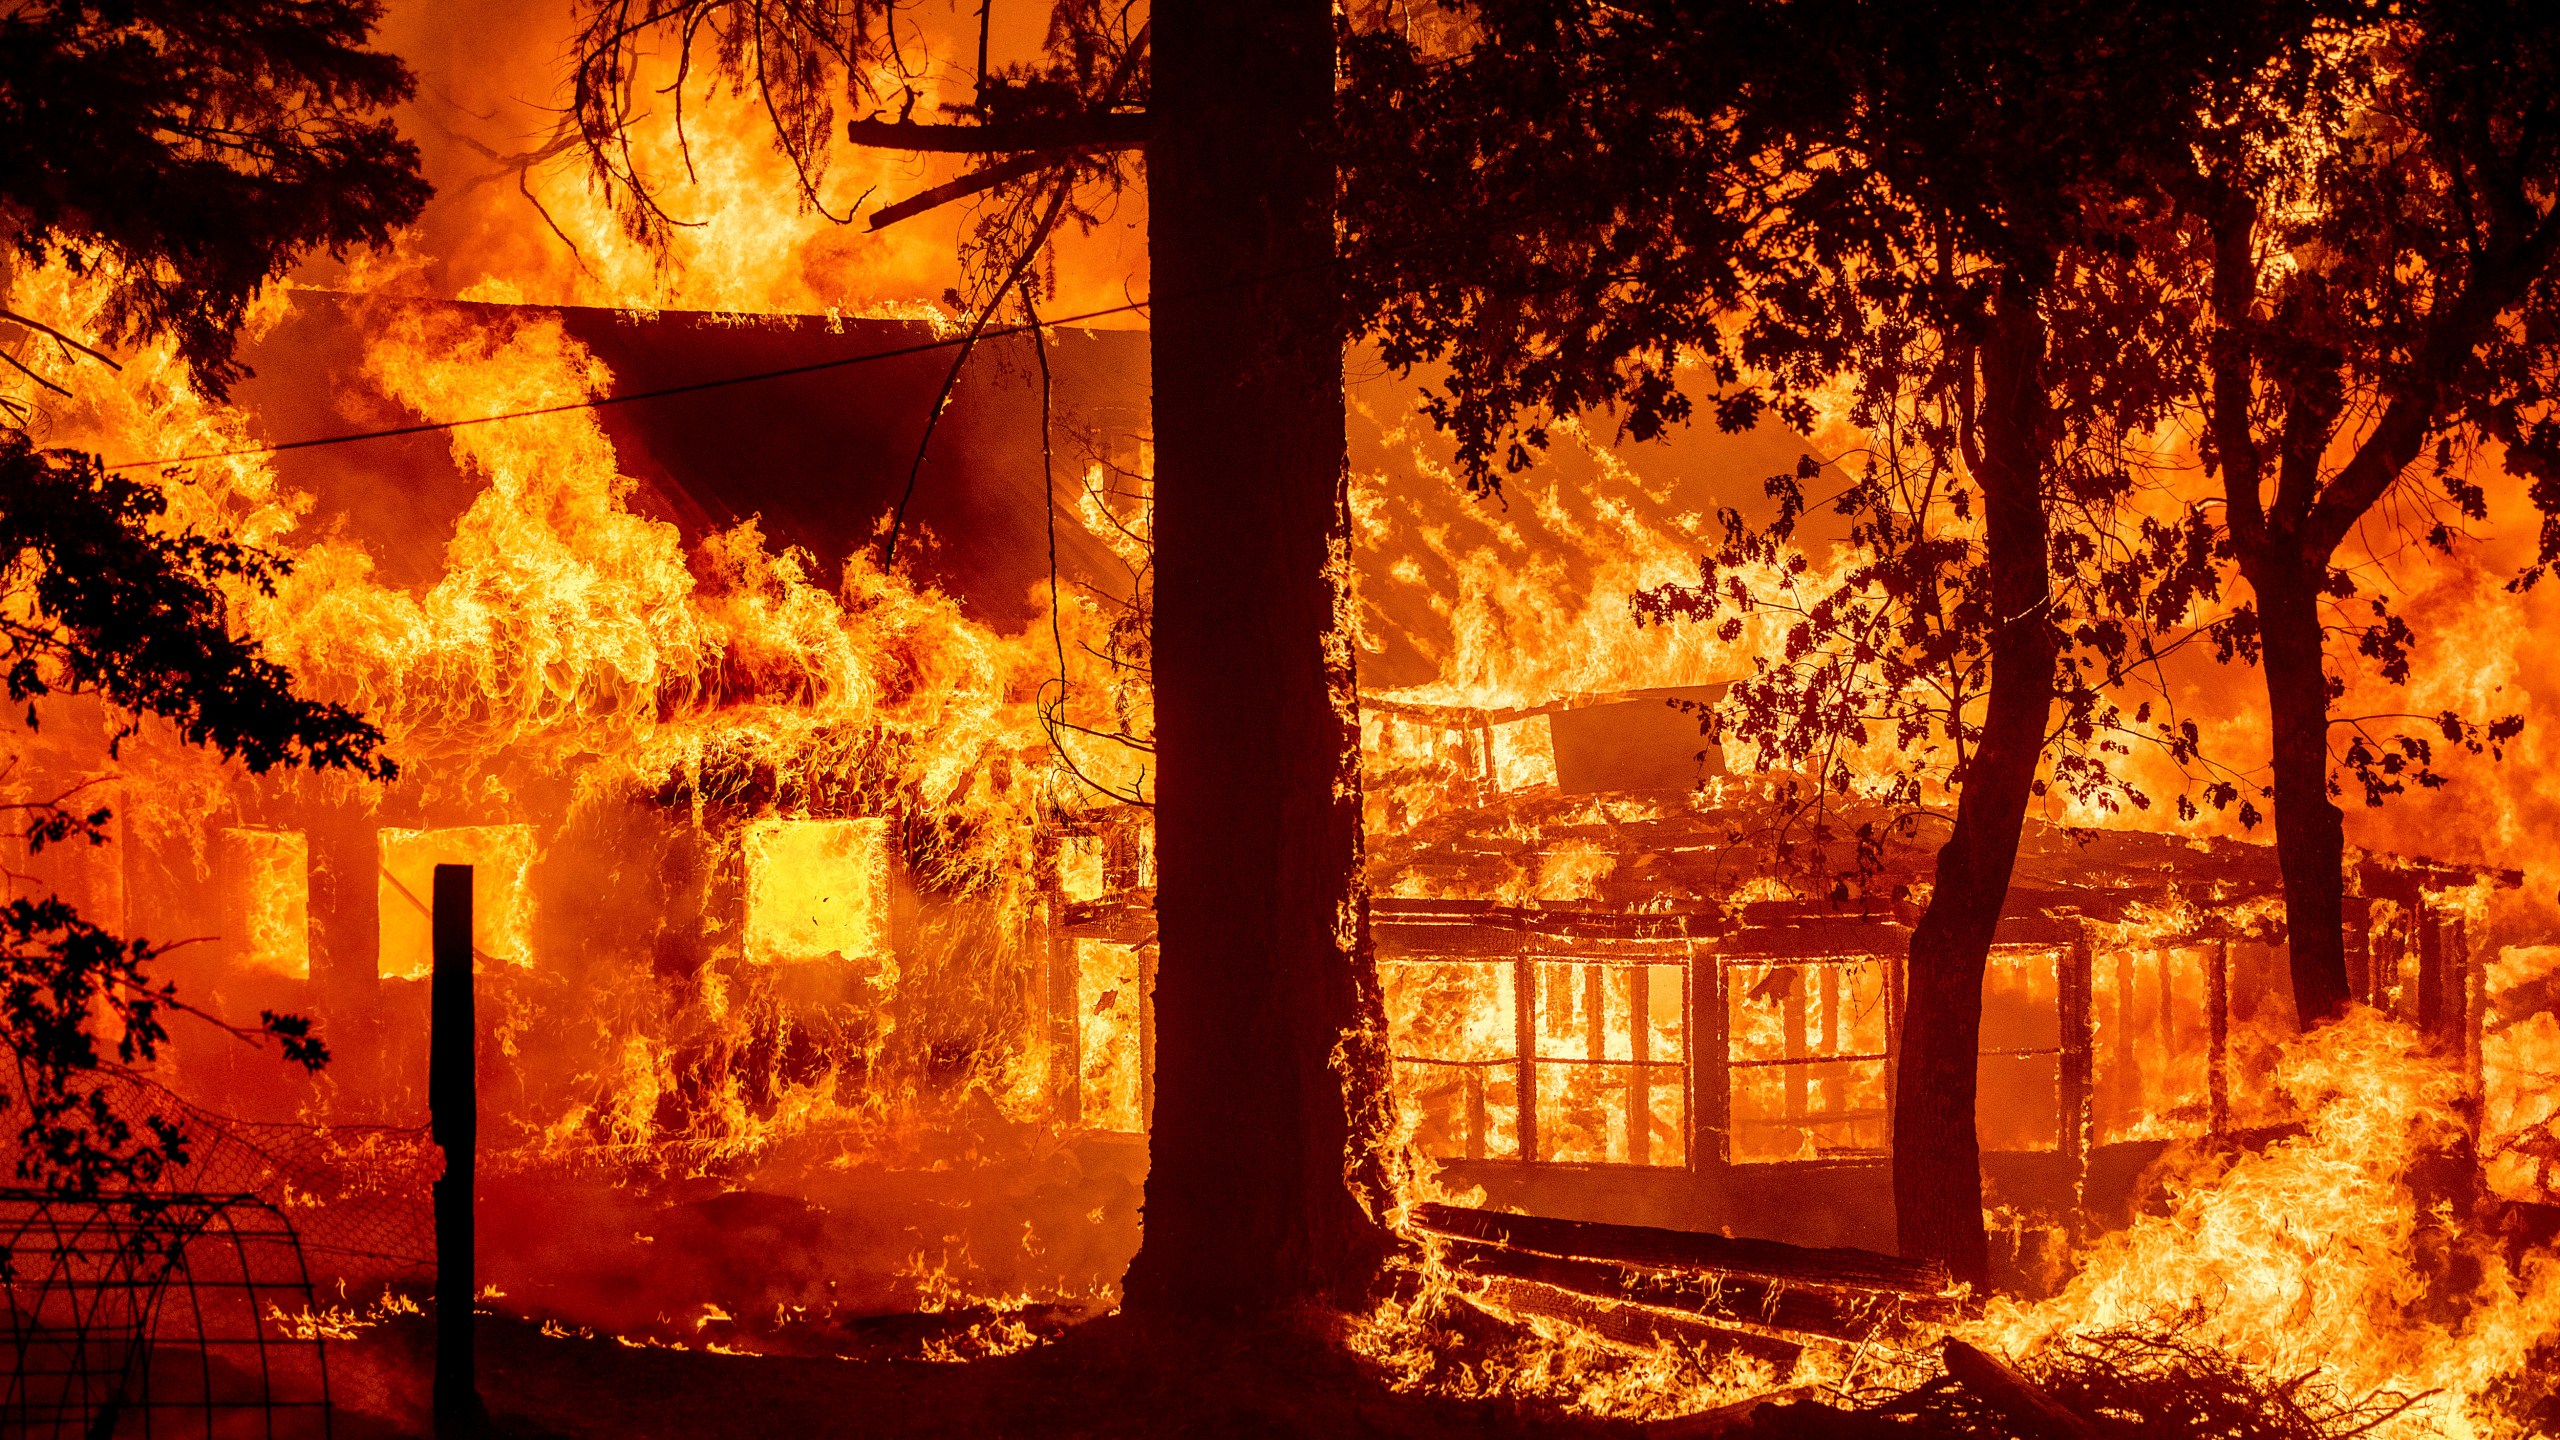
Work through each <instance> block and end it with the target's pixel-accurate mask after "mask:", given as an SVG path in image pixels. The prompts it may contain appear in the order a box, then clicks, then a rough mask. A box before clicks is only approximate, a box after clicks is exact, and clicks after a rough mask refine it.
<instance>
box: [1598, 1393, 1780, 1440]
mask: <svg viewBox="0 0 2560 1440" xmlns="http://www.w3.org/2000/svg"><path fill="white" fill-rule="evenodd" d="M1809 1393H1811V1392H1810V1390H1809V1388H1808V1387H1806V1386H1802V1385H1790V1386H1787V1387H1786V1388H1784V1389H1781V1390H1772V1391H1770V1392H1768V1393H1767V1394H1765V1395H1754V1396H1752V1397H1751V1398H1750V1399H1748V1400H1736V1401H1735V1402H1733V1403H1732V1404H1730V1405H1719V1406H1717V1407H1716V1408H1714V1409H1712V1410H1700V1411H1696V1412H1694V1413H1692V1414H1688V1415H1675V1416H1673V1417H1672V1418H1670V1419H1668V1420H1653V1421H1648V1422H1646V1423H1645V1424H1643V1425H1641V1426H1638V1427H1637V1428H1638V1430H1639V1431H1641V1432H1642V1434H1643V1435H1644V1440H1719V1437H1722V1436H1726V1435H1734V1434H1740V1433H1743V1432H1745V1431H1747V1430H1749V1429H1750V1428H1751V1422H1752V1417H1753V1416H1754V1415H1756V1414H1758V1413H1759V1410H1760V1407H1761V1406H1763V1405H1777V1404H1781V1403H1784V1402H1787V1401H1791V1400H1799V1399H1802V1398H1803V1397H1804V1396H1806V1395H1807V1394H1809Z"/></svg>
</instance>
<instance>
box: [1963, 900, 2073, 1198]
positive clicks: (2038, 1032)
mask: <svg viewBox="0 0 2560 1440" xmlns="http://www.w3.org/2000/svg"><path fill="white" fill-rule="evenodd" d="M2067 953H2068V952H2066V951H2064V950H2059V949H2051V948H2045V947H2036V946H2017V945H1997V946H1994V947H1992V950H1991V955H1990V957H1989V960H1990V963H1989V965H1988V967H1987V968H1986V969H1985V971H1984V973H1983V977H1982V1038H1981V1040H1980V1042H1979V1044H1980V1048H1981V1055H1980V1058H1979V1059H1977V1060H1976V1061H1975V1062H1974V1086H1975V1093H1974V1106H1973V1109H1974V1124H1975V1126H1976V1127H1977V1128H1978V1130H1979V1132H1980V1134H1981V1139H1982V1148H1983V1149H1985V1150H2052V1149H2056V1148H2058V1147H2059V1146H2060V1145H2061V1143H2062V1004H2061V998H2062V966H2063V961H2064V959H2065V957H2066V955H2067Z"/></svg>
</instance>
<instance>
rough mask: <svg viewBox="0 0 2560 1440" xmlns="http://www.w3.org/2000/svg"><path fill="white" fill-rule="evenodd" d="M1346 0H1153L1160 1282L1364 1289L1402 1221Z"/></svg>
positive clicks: (1236, 1304)
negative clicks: (1373, 745)
mask: <svg viewBox="0 0 2560 1440" xmlns="http://www.w3.org/2000/svg"><path fill="white" fill-rule="evenodd" d="M1332 26H1333V19H1332V11H1331V9H1330V7H1329V6H1328V5H1327V4H1326V3H1324V0H1223V3H1219V4H1214V5H1212V4H1181V5H1174V6H1168V7H1165V8H1164V9H1162V10H1161V11H1159V13H1158V14H1157V15H1156V17H1155V21H1154V36H1153V38H1154V45H1155V57H1154V75H1153V94H1152V97H1151V101H1150V105H1151V109H1152V111H1153V113H1154V116H1155V137H1156V138H1155V139H1154V140H1153V141H1152V142H1151V144H1150V146H1149V151H1148V161H1147V163H1148V186H1149V190H1148V210H1149V224H1150V235H1149V246H1150V255H1151V264H1152V268H1153V271H1154V283H1153V289H1154V294H1155V303H1154V315H1153V320H1152V323H1153V333H1154V365H1155V445H1156V451H1155V461H1156V464H1155V541H1156V557H1155V607H1154V613H1155V621H1154V623H1155V632H1154V657H1153V659H1154V678H1155V695H1156V743H1157V747H1158V752H1157V753H1158V769H1157V776H1156V797H1157V798H1156V853H1157V886H1158V888H1157V893H1156V912H1157V924H1158V936H1159V941H1160V944H1161V947H1162V948H1161V950H1160V958H1159V961H1158V968H1157V973H1156V988H1155V1007H1154V1012H1155V1024H1156V1032H1155V1033H1156V1043H1155V1064H1156V1069H1155V1112H1154V1115H1153V1117H1152V1119H1151V1122H1150V1126H1149V1136H1150V1143H1151V1149H1152V1156H1151V1169H1150V1173H1149V1175H1148V1179H1147V1197H1146V1210H1145V1232H1144V1238H1143V1240H1142V1242H1141V1244H1140V1246H1139V1250H1138V1255H1137V1258H1136V1260H1135V1261H1134V1262H1133V1263H1132V1264H1131V1265H1130V1268H1129V1275H1128V1280H1127V1285H1126V1293H1127V1297H1128V1303H1129V1304H1130V1305H1131V1306H1132V1307H1134V1308H1138V1309H1153V1310H1157V1311H1179V1312H1186V1313H1238V1312H1243V1311H1250V1310H1256V1309H1264V1308H1269V1307H1272V1306H1276V1305H1282V1304H1286V1303H1288V1302H1291V1301H1295V1300H1300V1299H1306V1298H1315V1297H1324V1296H1332V1297H1337V1298H1346V1299H1347V1298H1350V1297H1352V1296H1354V1295H1356V1294H1357V1292H1359V1291H1360V1290H1362V1289H1363V1288H1364V1287H1365V1285H1366V1282H1367V1281H1368V1280H1369V1279H1370V1278H1371V1276H1372V1275H1373V1274H1374V1273H1375V1268H1376V1263H1377V1261H1378V1259H1379V1258H1380V1256H1381V1255H1382V1254H1383V1253H1384V1250H1385V1244H1386V1236H1385V1232H1384V1231H1383V1230H1382V1229H1381V1228H1380V1227H1379V1226H1378V1225H1377V1224H1376V1223H1375V1222H1374V1221H1373V1220H1372V1219H1371V1218H1370V1215H1369V1213H1368V1210H1367V1209H1366V1208H1364V1206H1363V1204H1362V1203H1361V1200H1360V1199H1359V1198H1356V1197H1355V1195H1354V1193H1353V1188H1352V1187H1353V1185H1354V1184H1355V1183H1364V1182H1365V1181H1366V1180H1367V1179H1368V1178H1369V1177H1371V1176H1373V1175H1374V1173H1375V1172H1374V1169H1373V1165H1374V1161H1373V1160H1372V1159H1371V1157H1373V1156H1374V1153H1375V1151H1374V1147H1373V1146H1372V1144H1371V1140H1372V1139H1373V1136H1374V1128H1373V1127H1374V1126H1375V1125H1376V1124H1377V1122H1378V1119H1379V1117H1380V1116H1381V1115H1382V1114H1383V1108H1382V1107H1383V1105H1384V1092H1383V1083H1382V1082H1383V1080H1384V1074H1383V1068H1384V1058H1383V1057H1384V1033H1385V1022H1384V1017H1383V1014H1382V1011H1381V1008H1380V1005H1379V1000H1378V993H1377V985H1376V978H1375V973H1376V972H1375V969H1374V966H1373V965H1372V963H1371V961H1370V956H1369V951H1368V943H1367V941H1368V931H1367V909H1366V904H1365V901H1364V899H1363V893H1362V889H1361V875H1360V861H1361V829H1360V784H1359V781H1360V771H1359V727H1358V719H1357V696H1356V693H1355V691H1354V688H1353V679H1352V674H1351V649H1350V644H1349V639H1348V633H1347V630H1346V629H1345V626H1344V623H1343V620H1344V604H1345V601H1346V598H1347V597H1346V595H1345V593H1344V587H1345V585H1346V583H1347V572H1346V564H1347V562H1346V561H1345V559H1344V558H1343V557H1344V556H1345V554H1346V553H1347V546H1348V541H1349V508H1348V491H1347V488H1346V484H1347V473H1346V468H1345V466H1346V461H1345V453H1344V443H1345V442H1344V432H1343V400H1342V363H1341V357H1342V351H1341V340H1340V331H1339V325H1340V318H1339V311H1340V304H1339V301H1338V298H1337V281H1336V277H1335V275H1334V273H1333V271H1332V269H1331V262H1332V259H1333V247H1334V230H1333V193H1334V178H1333V170H1332V163H1331V158H1330V153H1329V146H1328V145H1327V143H1326V141H1327V138H1328V131H1329V129H1330V126H1331V120H1332V111H1333V84H1334V73H1333V28H1332Z"/></svg>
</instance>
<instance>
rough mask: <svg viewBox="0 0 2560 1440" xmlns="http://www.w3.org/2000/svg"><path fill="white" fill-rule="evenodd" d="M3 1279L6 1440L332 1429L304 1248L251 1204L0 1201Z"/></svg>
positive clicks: (274, 1212)
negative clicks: (7, 1360) (8, 1364)
mask: <svg viewBox="0 0 2560 1440" xmlns="http://www.w3.org/2000/svg"><path fill="white" fill-rule="evenodd" d="M0 1280H5V1296H6V1298H5V1301H0V1334H5V1339H6V1344H7V1345H8V1348H9V1358H10V1360H11V1362H12V1363H11V1369H10V1373H9V1378H8V1382H7V1389H6V1392H5V1395H0V1434H6V1435H10V1436H20V1435H23V1436H31V1437H32V1436H61V1437H70V1436H80V1437H86V1440H109V1437H114V1436H142V1437H150V1440H158V1437H186V1436H204V1437H207V1440H211V1437H214V1436H225V1437H229V1436H259V1437H265V1440H279V1437H296V1440H298V1437H304V1436H320V1437H325V1436H327V1435H328V1434H329V1430H330V1409H329V1368H328V1355H327V1352H326V1350H325V1348H324V1345H323V1341H322V1339H321V1337H320V1334H319V1332H318V1330H317V1329H316V1328H315V1327H314V1326H312V1324H311V1323H310V1316H311V1309H312V1301H313V1296H312V1286H311V1276H310V1272H309V1270H308V1269H307V1268H306V1267H305V1265H304V1263H303V1256H302V1246H301V1242H300V1240H299V1238H298V1237H297V1236H296V1235H295V1233H294V1228H293V1224H292V1222H291V1221H290V1220H289V1219H288V1218H287V1217H286V1216H285V1214H284V1213H283V1212H282V1211H281V1210H278V1209H277V1208H276V1207H275V1206H273V1205H270V1204H267V1203H266V1202H264V1201H262V1200H259V1199H257V1198H256V1197H254V1196H246V1195H173V1194H150V1195H107V1196H99V1197H94V1198H85V1199H84V1198H77V1197H71V1196H64V1195H56V1194H51V1193H47V1192H43V1191H23V1190H17V1191H0Z"/></svg>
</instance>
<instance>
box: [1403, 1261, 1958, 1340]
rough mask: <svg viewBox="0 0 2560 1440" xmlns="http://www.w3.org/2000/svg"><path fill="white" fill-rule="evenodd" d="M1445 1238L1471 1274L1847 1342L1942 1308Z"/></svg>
mask: <svg viewBox="0 0 2560 1440" xmlns="http://www.w3.org/2000/svg"><path fill="white" fill-rule="evenodd" d="M1447 1244H1448V1252H1447V1253H1448V1259H1449V1263H1450V1264H1451V1265H1453V1266H1455V1267H1456V1268H1457V1269H1459V1270H1461V1271H1463V1272H1465V1273H1467V1274H1470V1275H1480V1276H1507V1277H1509V1278H1512V1279H1518V1280H1535V1281H1537V1282H1539V1283H1540V1284H1545V1285H1552V1286H1555V1287H1556V1288H1557V1289H1559V1290H1571V1291H1574V1292H1575V1293H1577V1294H1582V1295H1589V1296H1592V1297H1593V1298H1595V1299H1602V1300H1625V1301H1631V1302H1633V1303H1635V1304H1639V1305H1649V1306H1652V1307H1653V1308H1655V1309H1658V1310H1672V1311H1677V1312H1679V1313H1681V1314H1685V1315H1698V1316H1702V1317H1704V1318H1707V1319H1710V1320H1730V1321H1737V1322H1740V1323H1743V1324H1748V1325H1755V1326H1760V1327H1764V1328H1767V1329H1771V1330H1781V1331H1787V1332H1790V1333H1794V1334H1799V1335H1806V1336H1818V1337H1821V1338H1823V1339H1828V1340H1843V1341H1848V1342H1851V1343H1856V1342H1858V1341H1863V1340H1866V1339H1870V1338H1873V1337H1876V1336H1879V1335H1894V1334H1898V1333H1901V1332H1903V1331H1906V1330H1907V1329H1909V1328H1910V1326H1911V1325H1912V1323H1913V1322H1915V1321H1917V1320H1920V1319H1924V1318H1928V1315H1923V1314H1920V1313H1916V1312H1919V1311H1922V1310H1926V1311H1928V1312H1929V1314H1932V1315H1933V1314H1935V1313H1936V1311H1937V1310H1938V1309H1939V1308H1942V1307H1936V1306H1931V1305H1929V1304H1927V1303H1926V1302H1923V1301H1919V1300H1916V1299H1915V1298H1914V1297H1910V1296H1906V1295H1903V1294H1901V1293H1900V1292H1898V1291H1878V1290H1851V1289H1842V1288H1838V1287H1825V1286H1812V1285H1805V1284H1799V1283H1797V1282H1793V1281H1785V1280H1765V1279H1761V1278H1759V1277H1756V1276H1749V1275H1724V1274H1716V1273H1709V1272H1700V1271H1661V1270H1645V1269H1639V1268H1636V1267H1632V1266H1628V1265H1622V1264H1619V1263H1618V1262H1616V1261H1614V1260H1590V1259H1584V1258H1580V1257H1574V1256H1557V1255H1540V1254H1537V1253H1535V1252H1533V1251H1527V1250H1513V1249H1510V1248H1509V1247H1507V1246H1501V1245H1487V1244H1484V1243H1482V1242H1480V1241H1474V1240H1455V1239H1453V1240H1450V1241H1448V1242H1447Z"/></svg>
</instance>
